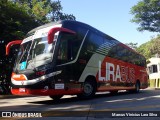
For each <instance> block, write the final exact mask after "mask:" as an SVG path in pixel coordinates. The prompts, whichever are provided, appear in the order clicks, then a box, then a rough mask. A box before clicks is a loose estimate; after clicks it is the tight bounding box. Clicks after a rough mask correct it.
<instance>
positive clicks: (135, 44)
mask: <svg viewBox="0 0 160 120" xmlns="http://www.w3.org/2000/svg"><path fill="white" fill-rule="evenodd" d="M126 45H127V46H128V47H130V48H132V49H134V50H136V49H137V45H138V43H132V42H130V43H126Z"/></svg>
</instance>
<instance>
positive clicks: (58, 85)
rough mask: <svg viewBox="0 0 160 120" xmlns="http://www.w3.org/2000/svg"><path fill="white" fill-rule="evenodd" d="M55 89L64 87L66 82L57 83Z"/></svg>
mask: <svg viewBox="0 0 160 120" xmlns="http://www.w3.org/2000/svg"><path fill="white" fill-rule="evenodd" d="M55 89H58V90H59V89H64V84H55Z"/></svg>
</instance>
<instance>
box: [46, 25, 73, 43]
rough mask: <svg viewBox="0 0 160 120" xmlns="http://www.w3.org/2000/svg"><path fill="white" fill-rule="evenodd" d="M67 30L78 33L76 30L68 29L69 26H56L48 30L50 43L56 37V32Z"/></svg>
mask: <svg viewBox="0 0 160 120" xmlns="http://www.w3.org/2000/svg"><path fill="white" fill-rule="evenodd" d="M58 31H60V32H67V33H71V34H76V33H75V32H74V31H72V30H70V29H67V28H61V27H55V28H52V29H50V30H49V32H48V44H51V43H52V42H53V39H54V34H55V33H56V32H58Z"/></svg>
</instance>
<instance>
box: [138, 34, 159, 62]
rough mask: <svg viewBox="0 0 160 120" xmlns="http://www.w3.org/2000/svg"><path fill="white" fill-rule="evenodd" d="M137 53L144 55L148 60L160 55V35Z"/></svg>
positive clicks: (140, 47)
mask: <svg viewBox="0 0 160 120" xmlns="http://www.w3.org/2000/svg"><path fill="white" fill-rule="evenodd" d="M136 51H137V52H139V53H141V54H142V55H144V56H145V57H146V58H147V59H149V58H151V57H153V56H155V54H160V35H158V36H157V37H156V38H153V39H151V40H150V41H148V42H146V43H144V44H142V45H140V46H139V47H138V48H137V49H136Z"/></svg>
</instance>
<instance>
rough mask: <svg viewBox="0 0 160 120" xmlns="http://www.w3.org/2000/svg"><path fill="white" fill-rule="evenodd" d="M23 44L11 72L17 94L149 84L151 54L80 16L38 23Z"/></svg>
mask: <svg viewBox="0 0 160 120" xmlns="http://www.w3.org/2000/svg"><path fill="white" fill-rule="evenodd" d="M14 44H20V50H19V53H18V55H17V59H16V62H15V66H14V69H13V73H12V77H11V92H12V94H15V95H29V94H31V95H45V96H50V97H51V98H53V99H60V98H61V97H62V96H63V95H78V96H79V97H83V98H91V97H93V96H94V95H95V93H96V92H100V91H110V92H111V93H116V92H118V90H129V91H135V92H139V90H140V89H144V88H147V87H148V75H147V72H146V60H145V58H144V57H143V56H142V55H140V54H138V53H136V52H135V51H134V50H132V49H131V48H129V47H128V46H126V45H124V44H123V43H121V42H119V41H118V40H116V39H114V38H112V37H110V36H108V35H106V34H104V33H102V32H101V31H99V30H97V29H95V28H93V27H91V26H89V25H87V24H84V23H81V22H77V21H68V20H64V21H59V22H53V23H49V24H46V25H43V26H40V27H37V28H35V29H33V30H31V31H30V32H28V34H27V35H26V38H24V40H15V41H12V42H10V43H9V44H8V45H7V47H6V54H9V50H10V47H11V46H12V45H14Z"/></svg>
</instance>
